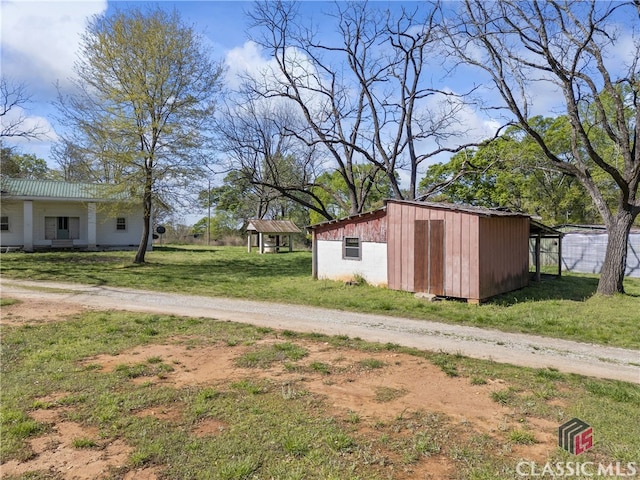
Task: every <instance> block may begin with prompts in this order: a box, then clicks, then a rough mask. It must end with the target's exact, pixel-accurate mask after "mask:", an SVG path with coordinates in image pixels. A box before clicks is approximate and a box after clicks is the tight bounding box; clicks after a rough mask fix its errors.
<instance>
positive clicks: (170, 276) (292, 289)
mask: <svg viewBox="0 0 640 480" xmlns="http://www.w3.org/2000/svg"><path fill="white" fill-rule="evenodd" d="M133 256H134V254H133V252H104V253H80V252H75V253H74V252H60V253H36V254H23V253H9V254H3V255H2V257H1V262H0V272H1V273H2V275H3V276H4V277H5V278H7V277H12V278H21V279H31V280H59V281H65V282H80V283H89V284H95V285H112V286H122V287H132V288H142V289H150V290H161V291H167V292H180V293H188V294H194V295H207V296H225V297H237V298H247V299H254V300H266V301H272V302H285V303H293V304H305V305H313V306H320V307H327V308H337V309H342V310H349V311H359V312H371V313H379V314H386V315H392V316H404V317H411V318H417V319H428V320H437V321H442V322H449V323H457V324H464V325H473V326H478V327H487V328H495V329H500V330H503V331H510V332H525V333H533V334H538V335H545V336H551V337H558V338H566V339H571V340H579V341H585V342H593V343H599V344H603V345H612V346H620V347H627V348H636V349H640V328H638V325H639V324H640V320H639V319H640V279H631V278H628V279H626V280H625V288H626V291H627V295H616V296H614V297H610V298H609V297H602V296H599V295H595V290H596V287H597V281H598V280H597V277H596V276H593V275H576V274H567V275H564V276H563V277H562V278H561V279H558V280H547V281H543V282H540V283H532V285H531V286H530V287H528V288H524V289H521V290H518V291H515V292H511V293H508V294H504V295H500V296H498V297H495V298H494V299H492V300H491V301H490V302H487V303H485V304H483V305H481V306H475V305H468V304H466V303H465V302H460V301H441V302H433V303H428V302H424V301H422V300H418V299H416V298H414V297H413V295H412V294H410V293H407V292H399V291H393V290H388V289H384V288H376V287H371V286H368V285H344V283H342V282H334V281H329V280H317V281H314V280H313V279H312V278H311V254H310V253H309V252H294V253H285V254H279V255H258V254H256V253H255V252H254V253H251V254H249V253H247V252H246V250H245V249H244V248H243V247H210V248H208V247H194V246H164V247H156V248H155V249H154V251H153V252H150V253H148V255H147V263H146V264H144V265H135V264H133V263H132V261H133Z"/></svg>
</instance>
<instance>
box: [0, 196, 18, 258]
mask: <svg viewBox="0 0 640 480" xmlns="http://www.w3.org/2000/svg"><path fill="white" fill-rule="evenodd" d="M1 210H2V216H7V217H8V218H9V230H5V231H3V232H0V245H2V246H3V247H22V244H23V237H24V213H23V207H22V202H12V201H4V200H3V201H2V209H1Z"/></svg>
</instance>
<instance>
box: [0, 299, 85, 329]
mask: <svg viewBox="0 0 640 480" xmlns="http://www.w3.org/2000/svg"><path fill="white" fill-rule="evenodd" d="M86 310H87V308H86V307H83V306H81V305H77V304H74V303H58V302H56V303H52V302H42V301H36V300H29V301H20V302H17V303H14V304H12V305H6V306H3V307H2V312H1V314H0V324H4V325H27V324H33V323H43V322H59V321H61V320H68V319H69V317H71V316H73V315H77V314H79V313H82V312H84V311H86Z"/></svg>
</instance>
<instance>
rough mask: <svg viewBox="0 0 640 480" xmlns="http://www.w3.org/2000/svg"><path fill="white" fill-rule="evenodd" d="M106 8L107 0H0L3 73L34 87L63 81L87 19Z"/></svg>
mask: <svg viewBox="0 0 640 480" xmlns="http://www.w3.org/2000/svg"><path fill="white" fill-rule="evenodd" d="M106 8H107V2H106V0H103V1H65V2H59V1H50V2H40V1H24V0H23V1H3V2H2V68H3V75H4V76H6V77H9V78H11V79H12V80H14V81H18V82H25V83H28V84H29V86H30V87H31V88H33V89H34V90H35V89H44V90H45V91H46V90H47V89H49V88H51V85H52V84H53V83H55V82H56V81H60V82H61V83H62V84H64V83H65V82H66V81H67V79H68V78H69V77H71V76H72V73H73V71H72V67H73V63H74V61H75V59H76V53H77V49H78V45H79V42H80V36H81V34H82V33H83V32H84V31H85V28H86V26H87V21H88V19H89V18H90V17H91V16H93V15H95V14H100V13H103V12H104V11H105V10H106Z"/></svg>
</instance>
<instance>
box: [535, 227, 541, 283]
mask: <svg viewBox="0 0 640 480" xmlns="http://www.w3.org/2000/svg"><path fill="white" fill-rule="evenodd" d="M540 240H541V239H540V234H538V235H536V282H539V281H540V279H541V275H540V243H541V242H540Z"/></svg>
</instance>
